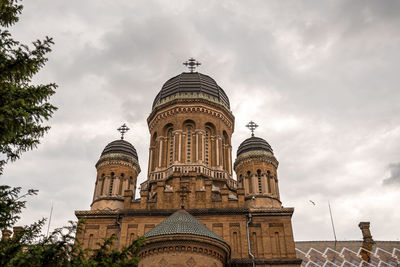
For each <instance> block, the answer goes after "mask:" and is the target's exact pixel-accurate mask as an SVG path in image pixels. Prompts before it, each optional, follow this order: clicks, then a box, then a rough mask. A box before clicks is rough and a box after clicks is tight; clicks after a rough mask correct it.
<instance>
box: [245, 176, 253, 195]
mask: <svg viewBox="0 0 400 267" xmlns="http://www.w3.org/2000/svg"><path fill="white" fill-rule="evenodd" d="M251 176H252V175H251V172H250V171H248V172H247V178H246V180H247V185H248V188H249V193H250V194H252V193H253V181H252V179H251Z"/></svg>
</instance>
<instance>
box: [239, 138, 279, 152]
mask: <svg viewBox="0 0 400 267" xmlns="http://www.w3.org/2000/svg"><path fill="white" fill-rule="evenodd" d="M259 150H262V151H267V152H270V153H271V154H273V151H272V148H271V146H270V145H269V144H268V142H267V141H265V140H264V139H262V138H260V137H255V136H252V137H250V138H247V139H246V140H244V141H243V142H242V143H241V144H240V146H239V148H238V150H237V156H239V155H240V154H242V153H245V152H249V151H259Z"/></svg>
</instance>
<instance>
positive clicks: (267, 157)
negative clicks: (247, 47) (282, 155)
mask: <svg viewBox="0 0 400 267" xmlns="http://www.w3.org/2000/svg"><path fill="white" fill-rule="evenodd" d="M182 75H184V73H183V74H182ZM193 95H195V94H189V95H187V94H184V93H181V92H179V93H178V94H177V95H175V96H173V97H172V96H169V97H168V98H165V99H161V100H160V101H159V103H156V104H155V106H154V107H153V110H152V112H151V114H150V115H149V117H148V120H147V122H148V125H149V130H150V148H149V166H148V172H147V180H146V181H145V182H144V183H142V184H141V186H140V198H136V197H135V193H134V192H135V190H134V189H135V186H136V179H137V175H138V173H139V172H140V168H139V166H138V164H135V163H134V162H132V159H128V160H127V159H126V158H125V160H124V159H122V157H123V156H124V155H123V153H122V154H119V153H115V154H110V155H108V156H103V155H102V158H101V163H100V164H99V163H98V165H97V171H98V176H97V181H96V186H95V193H94V201H93V204H92V206H91V210H89V211H76V216H77V217H78V218H85V219H86V225H85V228H86V231H85V232H84V233H81V234H80V235H78V236H77V238H78V239H79V240H81V241H82V242H83V245H84V247H91V248H93V247H94V246H96V242H99V241H100V240H101V239H103V238H105V237H108V236H111V235H115V236H116V238H117V240H118V242H117V244H116V246H117V247H118V248H121V247H122V246H126V245H128V244H129V242H131V241H132V240H133V239H135V238H136V237H138V236H142V235H143V234H145V233H147V232H148V231H150V230H151V229H153V228H154V227H155V226H156V225H158V224H159V223H161V222H162V221H163V220H164V219H165V218H167V217H168V216H170V215H171V214H172V213H174V212H175V211H176V210H178V209H180V208H181V206H182V205H184V208H185V210H186V211H187V212H189V213H190V214H191V215H193V216H194V217H195V218H196V219H197V220H199V221H200V222H202V223H203V224H204V225H206V226H207V227H208V228H209V229H210V230H211V231H213V232H214V233H216V234H217V235H218V236H220V237H221V238H222V239H223V240H224V241H225V242H226V243H227V244H229V251H230V252H229V253H228V252H223V251H221V247H218V246H217V245H216V244H212V242H211V243H210V242H205V241H204V240H200V241H199V240H197V239H196V238H195V237H193V238H192V239H189V240H181V239H179V238H177V237H175V238H174V237H172V238H171V237H170V238H169V239H167V240H161V241H160V240H159V241H157V242H158V243H157V242H155V243H154V242H153V243H152V242H150V241H152V240H150V239H149V240H148V242H149V243H148V244H147V245H146V246H145V247H144V248H143V250H142V252H141V253H142V254H141V256H142V260H141V261H140V263H139V266H176V267H177V266H212V267H214V266H215V267H219V266H253V262H254V263H255V264H256V266H272V265H274V266H299V264H300V262H301V260H299V259H297V257H296V253H295V246H294V239H293V231H292V224H291V217H292V214H293V208H284V207H283V206H282V203H281V201H280V196H279V189H278V179H277V177H278V176H277V167H278V161H277V160H276V159H275V157H274V156H273V154H272V152H271V153H269V152H265V151H262V150H260V151H258V150H257V149H255V151H251V152H249V153H244V154H242V155H240V156H239V157H238V158H237V159H236V161H235V164H234V166H235V172H236V174H237V177H238V181H236V180H234V179H233V170H232V169H233V162H232V146H231V136H232V133H233V131H234V116H233V114H232V112H231V111H230V110H229V107H228V106H227V105H226V103H225V102H224V103H222V102H218V99H217V98H215V97H214V98H211V97H208V98H207V97H204V94H201V93H199V94H198V96H199V97H193ZM200 96H201V97H200ZM157 97H159V96H157ZM107 157H108V158H107ZM99 162H100V161H99ZM111 173H113V175H114V176H117V177H116V178H117V179H115V180H114V183H116V184H113V189H112V190H114V191H112V190H111V191H110V189H109V188H110V185H109V183H110V181H111V179H110V178H112V177H110V175H111ZM122 173H123V174H124V175H123V177H121V174H122ZM107 177H108V178H109V179H108V180H107V179H106V178H107ZM103 181H106V182H105V184H104V185H102V184H101V183H102V182H103ZM120 185H122V187H121V186H120ZM105 187H106V188H108V191H107V189H104V188H105ZM115 187H117V188H118V189H115ZM121 188H123V189H124V190H123V191H124V193H123V196H121V191H120V190H121ZM104 190H106V192H107V193H108V196H106V195H105V194H104ZM183 191H186V193H185V194H184V200H183V201H182V194H183V193H182V192H183ZM153 241H154V240H153ZM249 248H250V251H249ZM200 250H201V251H200ZM205 250H207V252H205ZM222 250H223V249H222ZM146 251H147V252H146ZM210 251H212V252H211V256H210V254H209V253H210ZM214 252H215V253H216V254H217V255H220V256H218V257H216V256H215V255H214ZM146 253H147V254H146ZM224 253H225V254H226V255H225V256H221V255H224ZM250 254H251V255H253V256H254V259H253V258H252V257H251V255H250Z"/></svg>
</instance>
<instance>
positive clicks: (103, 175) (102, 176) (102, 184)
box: [100, 173, 106, 196]
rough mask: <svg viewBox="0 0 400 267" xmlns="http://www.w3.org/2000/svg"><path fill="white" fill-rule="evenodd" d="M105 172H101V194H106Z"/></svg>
mask: <svg viewBox="0 0 400 267" xmlns="http://www.w3.org/2000/svg"><path fill="white" fill-rule="evenodd" d="M105 176H106V175H105V174H104V173H103V174H101V187H100V196H101V195H103V194H104V183H105V182H106V179H105Z"/></svg>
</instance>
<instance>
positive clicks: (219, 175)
mask: <svg viewBox="0 0 400 267" xmlns="http://www.w3.org/2000/svg"><path fill="white" fill-rule="evenodd" d="M191 172H195V173H200V174H203V175H205V176H208V177H210V178H212V179H221V180H225V181H226V182H227V185H228V187H229V188H232V189H236V188H237V181H236V180H233V179H232V177H231V176H230V175H229V174H228V173H227V172H226V171H218V170H212V169H210V168H208V167H205V166H204V165H173V166H171V167H169V168H167V169H165V170H162V171H158V172H151V173H150V175H149V179H148V180H147V181H146V182H144V183H142V184H141V189H142V190H143V189H145V188H143V187H147V182H152V181H161V180H165V179H167V178H169V177H171V176H172V175H173V174H174V173H179V174H185V173H187V174H189V173H191Z"/></svg>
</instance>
